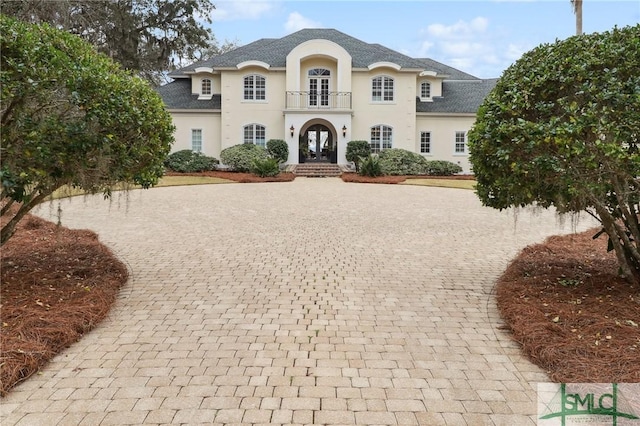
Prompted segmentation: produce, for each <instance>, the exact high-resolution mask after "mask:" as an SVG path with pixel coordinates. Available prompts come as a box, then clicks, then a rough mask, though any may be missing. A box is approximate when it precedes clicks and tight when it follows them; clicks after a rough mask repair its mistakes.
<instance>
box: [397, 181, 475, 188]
mask: <svg viewBox="0 0 640 426" xmlns="http://www.w3.org/2000/svg"><path fill="white" fill-rule="evenodd" d="M400 185H418V186H438V187H442V188H460V189H475V187H476V181H475V180H452V179H407V180H405V181H404V182H401V183H400Z"/></svg>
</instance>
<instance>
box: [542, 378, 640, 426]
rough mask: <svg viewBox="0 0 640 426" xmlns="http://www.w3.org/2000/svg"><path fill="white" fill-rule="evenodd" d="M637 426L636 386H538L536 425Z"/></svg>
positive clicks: (639, 400)
mask: <svg viewBox="0 0 640 426" xmlns="http://www.w3.org/2000/svg"><path fill="white" fill-rule="evenodd" d="M585 424H587V425H593V426H595V425H602V426H605V425H607V426H609V425H612V426H640V383H538V425H539V426H556V425H560V426H574V425H578V426H580V425H585Z"/></svg>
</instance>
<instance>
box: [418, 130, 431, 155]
mask: <svg viewBox="0 0 640 426" xmlns="http://www.w3.org/2000/svg"><path fill="white" fill-rule="evenodd" d="M420 152H421V153H423V154H431V132H420Z"/></svg>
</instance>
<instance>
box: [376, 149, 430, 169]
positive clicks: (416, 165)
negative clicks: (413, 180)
mask: <svg viewBox="0 0 640 426" xmlns="http://www.w3.org/2000/svg"><path fill="white" fill-rule="evenodd" d="M428 163H429V162H428V161H427V160H426V159H425V158H424V157H423V156H422V155H420V154H416V153H415V152H411V151H407V150H406V149H400V148H391V149H385V150H384V151H382V152H381V153H380V168H381V170H382V173H383V174H385V175H396V176H402V175H424V174H426V173H427V164H428Z"/></svg>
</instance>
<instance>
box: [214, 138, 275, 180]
mask: <svg viewBox="0 0 640 426" xmlns="http://www.w3.org/2000/svg"><path fill="white" fill-rule="evenodd" d="M268 157H269V156H268V154H267V150H266V149H264V148H263V147H261V146H258V145H253V144H250V143H243V144H239V145H234V146H230V147H229V148H225V149H223V150H222V152H221V153H220V160H222V163H223V164H225V165H227V166H229V168H230V169H231V170H233V171H234V172H244V173H249V172H251V169H252V167H253V162H254V161H255V160H264V159H266V158H268Z"/></svg>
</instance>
